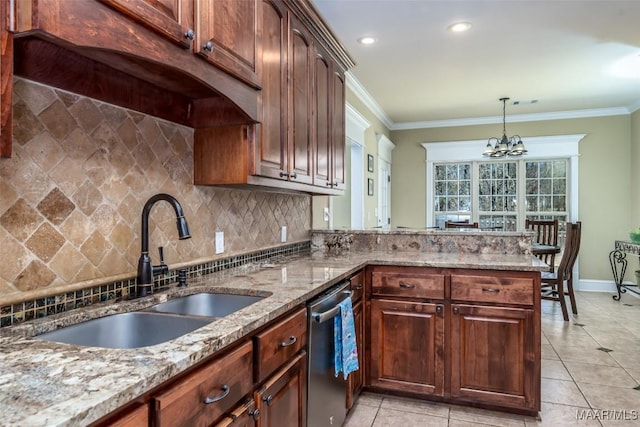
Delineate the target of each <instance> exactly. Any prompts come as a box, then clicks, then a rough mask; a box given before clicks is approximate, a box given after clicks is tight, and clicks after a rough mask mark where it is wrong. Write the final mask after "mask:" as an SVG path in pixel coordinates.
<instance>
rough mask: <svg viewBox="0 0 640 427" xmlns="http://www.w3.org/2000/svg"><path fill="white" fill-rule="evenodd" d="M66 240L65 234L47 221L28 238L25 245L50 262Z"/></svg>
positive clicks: (43, 259)
mask: <svg viewBox="0 0 640 427" xmlns="http://www.w3.org/2000/svg"><path fill="white" fill-rule="evenodd" d="M64 242H65V239H64V236H62V234H60V233H59V232H58V231H57V230H56V229H55V228H53V227H52V226H51V225H50V224H49V223H47V222H45V223H43V224H42V225H41V226H40V227H38V229H37V230H36V231H35V232H34V233H33V234H32V235H31V237H29V239H27V241H26V242H25V246H26V247H27V248H29V249H30V250H31V252H33V253H34V254H36V255H37V256H38V257H39V258H40V259H41V260H42V261H44V262H48V261H49V260H51V258H53V256H54V255H55V254H56V253H58V251H59V250H60V248H61V247H62V245H64Z"/></svg>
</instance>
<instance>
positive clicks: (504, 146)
mask: <svg viewBox="0 0 640 427" xmlns="http://www.w3.org/2000/svg"><path fill="white" fill-rule="evenodd" d="M508 100H509V98H500V101H502V138H496V137H495V136H493V137H491V138H489V141H488V142H487V147H486V148H485V149H484V152H483V153H482V155H483V156H485V157H504V156H512V157H517V156H522V155H523V154H527V149H526V148H524V143H523V142H522V138H520V135H513V136H512V137H509V138H507V124H506V109H507V101H508Z"/></svg>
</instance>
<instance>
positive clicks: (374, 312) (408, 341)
mask: <svg viewBox="0 0 640 427" xmlns="http://www.w3.org/2000/svg"><path fill="white" fill-rule="evenodd" d="M443 307H444V304H442V303H440V304H433V303H419V302H401V301H391V300H384V299H375V298H374V299H373V300H371V335H370V337H371V354H370V360H371V372H370V373H369V377H370V384H371V386H372V387H377V388H380V389H386V390H396V391H401V392H412V393H420V394H429V395H436V396H438V395H443V394H444V352H443V349H444V309H443Z"/></svg>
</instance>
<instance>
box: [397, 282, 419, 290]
mask: <svg viewBox="0 0 640 427" xmlns="http://www.w3.org/2000/svg"><path fill="white" fill-rule="evenodd" d="M400 287H401V288H406V289H413V288H415V287H416V285H414V284H413V283H406V282H400Z"/></svg>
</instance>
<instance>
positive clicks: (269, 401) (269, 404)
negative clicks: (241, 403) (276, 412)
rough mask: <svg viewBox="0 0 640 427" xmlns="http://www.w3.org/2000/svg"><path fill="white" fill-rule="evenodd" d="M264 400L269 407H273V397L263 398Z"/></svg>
mask: <svg viewBox="0 0 640 427" xmlns="http://www.w3.org/2000/svg"><path fill="white" fill-rule="evenodd" d="M262 400H263V401H264V402H265V403H266V404H267V406H271V404H272V403H273V396H272V395H269V396H267V397H263V398H262Z"/></svg>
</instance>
